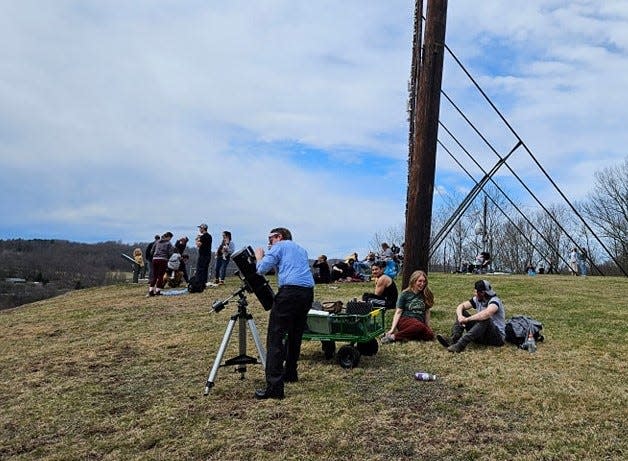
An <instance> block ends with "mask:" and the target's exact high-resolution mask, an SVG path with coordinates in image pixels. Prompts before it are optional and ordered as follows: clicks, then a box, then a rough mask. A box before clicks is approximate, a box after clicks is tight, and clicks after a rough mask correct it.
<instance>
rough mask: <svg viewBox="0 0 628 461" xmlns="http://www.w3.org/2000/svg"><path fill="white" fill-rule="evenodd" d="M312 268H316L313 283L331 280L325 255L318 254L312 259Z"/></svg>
mask: <svg viewBox="0 0 628 461" xmlns="http://www.w3.org/2000/svg"><path fill="white" fill-rule="evenodd" d="M312 267H314V269H318V272H317V273H315V274H314V283H316V284H319V283H330V282H331V273H330V271H329V263H328V262H327V256H326V255H320V256H319V257H318V258H316V261H314V264H313V265H312Z"/></svg>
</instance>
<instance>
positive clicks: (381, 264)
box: [373, 261, 386, 269]
mask: <svg viewBox="0 0 628 461" xmlns="http://www.w3.org/2000/svg"><path fill="white" fill-rule="evenodd" d="M373 266H377V267H379V268H380V269H386V261H375V262H374V263H373Z"/></svg>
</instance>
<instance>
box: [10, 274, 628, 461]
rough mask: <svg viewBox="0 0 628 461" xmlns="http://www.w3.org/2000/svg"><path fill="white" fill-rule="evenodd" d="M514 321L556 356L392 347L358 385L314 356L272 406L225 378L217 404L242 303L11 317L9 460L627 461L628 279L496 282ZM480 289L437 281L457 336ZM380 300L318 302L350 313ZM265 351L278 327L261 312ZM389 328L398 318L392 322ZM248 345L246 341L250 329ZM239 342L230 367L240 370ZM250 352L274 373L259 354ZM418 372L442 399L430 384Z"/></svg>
mask: <svg viewBox="0 0 628 461" xmlns="http://www.w3.org/2000/svg"><path fill="white" fill-rule="evenodd" d="M488 278H489V279H490V280H491V282H492V283H493V285H494V287H495V288H496V290H497V291H498V293H499V294H500V296H501V297H502V298H503V299H504V300H505V303H506V308H507V314H508V316H511V315H515V314H528V315H532V316H533V317H535V318H537V319H539V320H541V321H542V322H543V323H544V326H545V334H546V337H547V341H546V342H545V343H542V344H540V346H539V351H538V352H537V353H536V354H533V355H530V354H528V353H527V352H525V351H521V350H517V349H515V348H514V347H513V346H507V347H503V348H498V349H496V348H488V349H486V348H479V347H477V348H476V347H472V348H470V349H469V350H467V351H466V352H464V353H462V354H457V355H453V354H450V353H448V352H447V351H445V350H444V349H442V348H441V347H440V346H439V345H438V343H436V342H432V343H416V342H412V343H406V344H391V345H386V346H383V347H382V348H381V349H380V351H379V353H378V354H376V355H375V356H372V357H362V360H361V362H360V366H359V367H358V368H356V369H353V370H346V369H342V368H341V367H339V366H338V365H337V364H335V363H334V362H333V361H326V360H325V359H324V356H323V353H322V351H321V347H320V343H318V342H314V341H306V342H304V346H303V354H302V362H301V366H300V369H299V371H300V378H301V381H300V382H299V383H298V384H290V385H287V388H286V393H287V398H286V399H285V400H283V401H263V402H257V401H255V400H254V399H253V398H252V394H253V390H254V388H255V387H256V386H257V387H261V386H262V385H263V370H262V369H261V365H249V366H248V369H247V372H246V376H245V379H244V380H240V379H239V378H240V374H238V373H235V371H234V369H233V368H230V367H223V368H220V370H219V372H218V375H217V377H216V382H215V387H213V389H212V390H211V392H210V395H209V396H207V397H205V396H203V388H204V385H205V381H206V379H207V375H208V373H209V370H210V368H211V365H212V363H213V360H214V357H215V354H216V352H217V349H218V346H219V345H220V341H221V339H222V337H223V334H224V330H225V327H226V325H227V322H228V320H229V317H230V315H231V314H232V313H233V312H234V311H235V303H230V304H229V305H228V306H227V308H226V309H225V310H224V311H222V312H220V313H218V314H210V310H209V306H210V305H211V303H212V301H214V300H216V299H223V298H225V297H227V296H228V295H229V294H230V293H232V292H233V291H235V290H236V289H237V288H238V283H237V281H236V280H230V281H229V282H228V284H227V285H226V286H224V287H219V288H213V289H210V290H207V291H205V292H204V293H202V294H196V295H184V296H175V297H160V298H151V299H145V298H144V297H143V295H144V290H145V287H144V286H141V287H139V286H135V285H119V286H112V287H106V288H98V289H89V290H81V291H76V292H72V293H70V294H68V295H65V296H62V297H58V298H53V299H50V300H47V301H43V302H38V303H34V304H30V305H27V306H23V307H21V308H17V309H13V310H9V311H3V312H1V313H0V376H1V382H2V384H3V385H2V392H1V395H0V408H2V412H1V414H0V424H1V427H0V433H1V434H0V459H15V460H22V459H23V460H31V459H46V460H74V459H77V460H78V459H81V460H84V459H98V460H100V459H103V460H118V459H124V460H128V459H138V460H141V459H151V460H152V459H164V460H165V459H167V460H171V459H199V460H200V459H207V460H211V459H217V460H218V459H221V460H223V459H260V460H271V459H272V460H276V459H295V460H304V459H348V460H354V459H355V460H358V459H359V460H364V459H369V460H391V459H425V460H447V459H451V460H463V459H464V460H473V459H478V460H506V459H521V460H533V459H544V460H548V459H555V460H587V459H591V460H593V459H596V460H597V459H607V460H614V459H617V460H619V459H625V458H626V456H627V443H626V437H625V432H626V423H625V420H626V417H627V416H628V414H627V411H626V400H627V399H626V397H627V396H626V391H627V385H626V359H627V354H626V351H627V341H626V339H627V338H626V336H627V327H626V325H627V324H628V322H627V317H628V312H627V309H626V299H627V298H628V279H625V278H609V277H606V278H602V277H588V278H584V279H583V278H570V277H562V276H537V277H527V276H499V277H498V276H493V277H490V276H489V277H488ZM473 281H474V277H470V276H464V275H443V274H432V276H431V279H430V284H431V287H432V289H433V291H434V292H435V294H436V306H435V308H434V310H433V314H432V322H433V327H434V329H435V330H436V331H437V332H447V331H448V330H449V328H450V326H451V322H452V320H453V308H454V306H455V305H456V304H457V303H458V302H460V301H461V300H463V299H465V298H467V297H468V296H469V295H470V294H471V289H470V288H472V283H473ZM368 289H370V284H345V285H340V286H338V287H337V288H335V289H334V288H332V287H330V286H319V287H317V295H316V297H317V299H319V300H323V301H325V300H335V299H341V300H345V301H346V300H348V299H350V298H352V297H353V296H360V295H361V293H362V292H363V291H366V290H368ZM249 301H250V303H251V307H250V310H251V312H252V313H253V315H254V318H255V322H256V324H257V327H258V329H259V331H260V334H261V336H262V339H263V340H264V339H265V337H266V335H265V330H266V322H267V313H266V312H264V311H263V310H262V309H261V307H260V306H259V304H258V302H257V301H256V300H255V299H254V298H253V297H252V296H249ZM388 316H389V317H388V322H389V321H390V314H388ZM236 333H237V329H236ZM237 343H238V342H237V334H236V335H234V337H233V338H232V340H231V342H230V347H229V350H228V351H227V353H226V354H225V358H230V357H233V356H235V355H237V353H238V351H237ZM248 353H249V354H250V355H254V356H256V355H257V353H256V351H255V347H254V345H253V342H252V340H251V339H250V337H249V341H248ZM417 370H425V371H429V372H432V373H435V374H437V375H438V376H439V379H438V380H437V381H435V382H417V381H414V379H413V377H412V374H413V372H414V371H417Z"/></svg>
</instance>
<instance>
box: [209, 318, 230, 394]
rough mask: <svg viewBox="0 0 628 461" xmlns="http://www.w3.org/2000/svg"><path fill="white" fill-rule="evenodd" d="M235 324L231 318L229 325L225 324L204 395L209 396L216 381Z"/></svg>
mask: <svg viewBox="0 0 628 461" xmlns="http://www.w3.org/2000/svg"><path fill="white" fill-rule="evenodd" d="M235 324H236V321H235V319H233V318H232V319H231V320H229V323H228V324H227V329H226V330H225V334H224V336H223V337H222V342H221V343H220V347H219V348H218V353H217V354H216V359H215V360H214V365H213V366H212V369H211V371H210V372H209V376H208V377H207V383H206V384H205V395H207V394H209V390H210V389H211V388H212V387H213V386H214V380H215V379H216V374H217V373H218V368H220V362H222V357H223V356H224V355H225V350H226V349H227V345H228V344H229V339H230V338H231V334H232V333H233V328H234V327H235Z"/></svg>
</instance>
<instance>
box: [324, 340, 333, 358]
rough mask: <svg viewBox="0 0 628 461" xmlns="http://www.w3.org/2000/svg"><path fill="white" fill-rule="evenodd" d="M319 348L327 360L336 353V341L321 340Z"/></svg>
mask: <svg viewBox="0 0 628 461" xmlns="http://www.w3.org/2000/svg"><path fill="white" fill-rule="evenodd" d="M321 349H323V352H324V354H325V358H326V359H327V360H329V359H331V358H332V357H333V356H334V354H335V353H336V343H335V342H333V341H321Z"/></svg>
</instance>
